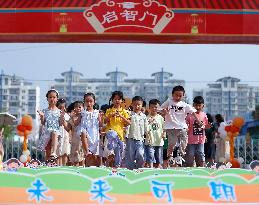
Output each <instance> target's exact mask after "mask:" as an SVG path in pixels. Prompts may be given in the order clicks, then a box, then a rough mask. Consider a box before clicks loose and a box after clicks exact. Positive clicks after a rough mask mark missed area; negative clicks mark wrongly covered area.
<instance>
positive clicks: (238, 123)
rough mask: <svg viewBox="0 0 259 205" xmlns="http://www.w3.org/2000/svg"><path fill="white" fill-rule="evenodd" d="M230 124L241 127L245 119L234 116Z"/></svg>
mask: <svg viewBox="0 0 259 205" xmlns="http://www.w3.org/2000/svg"><path fill="white" fill-rule="evenodd" d="M232 124H233V125H234V126H236V127H238V128H241V127H242V126H243V125H244V124H245V120H244V119H243V118H242V117H235V118H234V119H233V122H232Z"/></svg>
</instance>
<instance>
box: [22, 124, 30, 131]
mask: <svg viewBox="0 0 259 205" xmlns="http://www.w3.org/2000/svg"><path fill="white" fill-rule="evenodd" d="M24 127H26V130H27V131H31V130H32V126H31V125H27V126H24Z"/></svg>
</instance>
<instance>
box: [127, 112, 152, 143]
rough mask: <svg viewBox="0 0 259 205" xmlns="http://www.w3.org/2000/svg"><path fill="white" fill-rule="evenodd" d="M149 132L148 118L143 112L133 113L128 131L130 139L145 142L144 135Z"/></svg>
mask: <svg viewBox="0 0 259 205" xmlns="http://www.w3.org/2000/svg"><path fill="white" fill-rule="evenodd" d="M147 132H148V121H147V116H146V115H145V114H143V113H142V112H141V113H139V114H137V113H135V112H132V113H131V124H130V126H129V130H128V138H129V139H134V140H140V141H144V134H145V133H147Z"/></svg>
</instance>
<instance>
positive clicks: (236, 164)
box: [230, 158, 240, 168]
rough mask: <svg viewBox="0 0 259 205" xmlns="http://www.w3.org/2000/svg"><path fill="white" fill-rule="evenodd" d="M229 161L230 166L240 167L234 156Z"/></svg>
mask: <svg viewBox="0 0 259 205" xmlns="http://www.w3.org/2000/svg"><path fill="white" fill-rule="evenodd" d="M230 163H231V164H232V166H231V168H240V163H239V161H238V160H237V159H236V158H234V159H233V160H230Z"/></svg>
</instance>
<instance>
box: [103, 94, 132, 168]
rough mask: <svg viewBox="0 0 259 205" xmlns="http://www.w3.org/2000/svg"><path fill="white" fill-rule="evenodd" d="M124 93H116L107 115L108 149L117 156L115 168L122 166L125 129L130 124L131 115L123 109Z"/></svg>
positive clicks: (113, 95) (112, 97)
mask: <svg viewBox="0 0 259 205" xmlns="http://www.w3.org/2000/svg"><path fill="white" fill-rule="evenodd" d="M123 100H124V99H123V93H122V92H121V91H114V92H113V93H112V96H111V98H110V101H112V106H111V108H109V109H107V111H106V113H105V124H107V125H106V128H105V131H106V139H107V147H108V148H109V150H113V151H114V154H115V167H120V166H121V161H122V152H123V147H124V143H123V142H124V128H125V127H126V126H128V125H129V124H130V120H129V113H128V111H127V110H126V109H124V108H122V102H123Z"/></svg>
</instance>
